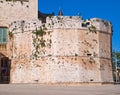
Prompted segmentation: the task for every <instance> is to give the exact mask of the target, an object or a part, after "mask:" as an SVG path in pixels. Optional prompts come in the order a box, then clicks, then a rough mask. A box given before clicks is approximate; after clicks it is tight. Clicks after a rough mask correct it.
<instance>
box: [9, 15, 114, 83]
mask: <svg viewBox="0 0 120 95" xmlns="http://www.w3.org/2000/svg"><path fill="white" fill-rule="evenodd" d="M89 22H90V23H92V25H94V26H95V27H96V31H90V30H89V29H88V27H83V26H82V23H83V20H81V18H80V17H49V18H47V22H46V23H45V24H44V23H41V21H38V20H27V21H18V22H13V23H12V24H11V25H10V29H9V30H10V31H12V33H13V35H14V36H13V38H12V39H11V40H10V41H9V45H10V48H11V51H9V56H10V58H11V59H12V64H11V83H48V84H50V83H89V82H90V83H102V82H113V79H112V71H111V61H110V59H109V60H108V59H106V58H111V56H110V35H111V34H109V35H108V34H107V33H111V30H110V24H109V23H107V22H106V23H107V24H108V26H107V27H106V26H105V24H104V23H105V21H104V23H103V21H102V20H100V19H91V20H89ZM21 25H22V27H21ZM40 28H43V29H44V31H45V32H46V33H45V34H44V36H42V37H39V38H37V39H36V38H35V37H36V36H35V34H34V33H33V31H34V32H35V30H36V29H38V30H39V29H40ZM100 31H105V32H106V34H104V33H100ZM38 39H39V40H38ZM41 39H43V40H45V43H44V44H45V46H44V47H39V49H38V52H36V45H38V44H37V42H39V41H40V40H41ZM35 40H36V41H37V42H36V41H35ZM33 42H34V43H36V44H33ZM105 43H106V44H105ZM12 44H13V45H12ZM102 49H103V51H102ZM104 51H106V53H105V52H104ZM103 53H105V54H103ZM105 75H107V76H108V77H106V76H105Z"/></svg>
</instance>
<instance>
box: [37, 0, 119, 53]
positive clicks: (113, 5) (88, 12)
mask: <svg viewBox="0 0 120 95" xmlns="http://www.w3.org/2000/svg"><path fill="white" fill-rule="evenodd" d="M38 1H39V5H38V7H39V10H40V11H41V12H43V13H52V12H54V13H55V15H58V10H59V9H62V11H63V14H64V15H68V16H69V15H70V16H72V15H74V16H77V15H78V13H80V15H81V16H82V17H83V19H88V18H93V17H97V18H102V19H104V20H108V21H110V22H111V23H112V25H113V36H112V46H113V47H112V48H113V49H116V50H118V51H120V0H38Z"/></svg>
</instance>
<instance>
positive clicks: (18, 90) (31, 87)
mask: <svg viewBox="0 0 120 95" xmlns="http://www.w3.org/2000/svg"><path fill="white" fill-rule="evenodd" d="M0 95H120V85H102V86H48V85H39V84H0Z"/></svg>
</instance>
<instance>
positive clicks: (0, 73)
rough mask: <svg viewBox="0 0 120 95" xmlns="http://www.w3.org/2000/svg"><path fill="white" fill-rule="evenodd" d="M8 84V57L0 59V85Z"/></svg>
mask: <svg viewBox="0 0 120 95" xmlns="http://www.w3.org/2000/svg"><path fill="white" fill-rule="evenodd" d="M9 82H10V60H9V58H8V57H2V58H0V83H1V84H8V83H9Z"/></svg>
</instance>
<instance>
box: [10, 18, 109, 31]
mask: <svg viewBox="0 0 120 95" xmlns="http://www.w3.org/2000/svg"><path fill="white" fill-rule="evenodd" d="M43 25H44V27H46V28H47V29H88V28H90V27H94V28H95V29H96V30H97V31H102V32H106V33H111V24H110V22H108V21H105V20H102V19H98V18H92V19H87V20H82V19H81V17H79V16H51V17H47V18H46V23H42V21H40V20H38V19H35V20H24V21H15V22H12V23H11V25H10V26H12V27H13V28H15V29H18V28H24V30H25V31H28V30H34V29H36V28H40V27H41V26H43Z"/></svg>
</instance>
